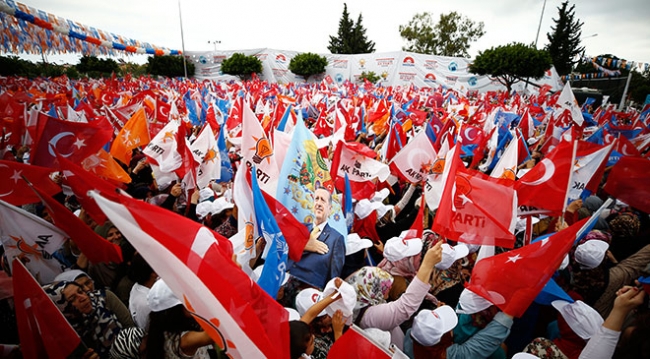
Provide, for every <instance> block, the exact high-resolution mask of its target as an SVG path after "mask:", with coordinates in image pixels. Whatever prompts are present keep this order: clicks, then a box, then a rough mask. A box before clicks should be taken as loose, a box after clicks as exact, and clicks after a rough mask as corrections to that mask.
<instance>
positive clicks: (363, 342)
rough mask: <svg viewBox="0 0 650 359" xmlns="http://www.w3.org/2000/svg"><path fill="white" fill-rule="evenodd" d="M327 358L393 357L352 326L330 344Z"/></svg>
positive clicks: (362, 358)
mask: <svg viewBox="0 0 650 359" xmlns="http://www.w3.org/2000/svg"><path fill="white" fill-rule="evenodd" d="M327 357H328V358H332V359H337V358H349V359H365V358H374V359H390V358H392V357H393V355H392V354H391V353H390V352H388V351H387V350H386V349H384V348H382V347H381V346H380V345H379V344H377V343H376V342H375V341H374V340H373V339H370V337H369V336H368V334H366V333H365V332H364V331H363V329H361V328H359V327H357V326H356V325H353V326H351V327H350V328H349V329H348V330H347V331H346V332H345V334H343V336H341V337H340V338H339V339H337V340H336V341H335V342H334V344H332V346H331V347H330V350H329V352H328V353H327Z"/></svg>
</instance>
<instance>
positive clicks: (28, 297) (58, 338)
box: [11, 260, 85, 359]
mask: <svg viewBox="0 0 650 359" xmlns="http://www.w3.org/2000/svg"><path fill="white" fill-rule="evenodd" d="M11 271H12V276H13V279H14V280H13V282H14V306H15V308H16V322H17V324H18V336H19V337H20V346H21V349H22V354H23V357H24V358H26V359H32V358H34V359H36V358H69V357H73V354H77V355H78V356H80V355H81V354H83V353H84V351H85V350H84V349H85V346H83V343H82V342H81V338H79V335H78V334H77V332H76V331H75V330H74V329H73V328H72V326H71V325H70V323H68V321H67V320H66V319H65V317H64V316H63V313H61V311H59V308H57V307H56V305H55V304H54V302H52V300H51V299H50V297H49V296H48V295H47V294H46V293H45V291H44V290H43V289H42V288H41V286H40V285H39V283H38V282H37V281H36V280H35V279H34V277H32V275H31V274H30V273H29V272H28V271H27V268H25V265H24V264H23V263H22V262H21V261H19V260H14V261H13V264H12V269H11Z"/></svg>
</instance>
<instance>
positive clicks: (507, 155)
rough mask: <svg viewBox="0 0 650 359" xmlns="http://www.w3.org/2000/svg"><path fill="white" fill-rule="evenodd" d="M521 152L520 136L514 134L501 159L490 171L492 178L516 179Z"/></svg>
mask: <svg viewBox="0 0 650 359" xmlns="http://www.w3.org/2000/svg"><path fill="white" fill-rule="evenodd" d="M518 154H519V137H518V136H514V137H513V138H512V140H510V143H509V144H508V147H506V150H505V151H504V152H503V154H502V155H501V158H499V161H498V162H497V163H496V165H494V168H493V169H492V172H490V177H492V178H505V179H508V180H512V181H514V180H515V178H516V177H515V175H516V173H517V165H518V164H519V163H518V162H519V161H518V158H519V156H518Z"/></svg>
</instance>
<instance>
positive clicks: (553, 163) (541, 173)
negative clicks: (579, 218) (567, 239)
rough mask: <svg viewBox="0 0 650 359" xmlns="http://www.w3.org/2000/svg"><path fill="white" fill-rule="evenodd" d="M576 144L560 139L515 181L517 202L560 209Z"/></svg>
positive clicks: (560, 210) (565, 193)
mask: <svg viewBox="0 0 650 359" xmlns="http://www.w3.org/2000/svg"><path fill="white" fill-rule="evenodd" d="M576 147H577V145H576V144H574V143H573V142H568V141H563V142H560V144H559V145H558V146H557V147H556V148H555V149H553V151H551V153H549V154H548V155H547V156H546V157H544V158H543V159H542V160H541V161H540V162H539V163H538V164H536V165H535V167H533V168H532V169H531V170H530V171H528V172H526V174H524V175H523V176H522V177H521V178H520V179H519V180H518V181H516V182H515V190H517V197H518V199H519V205H526V206H534V207H538V208H541V209H546V210H549V211H554V212H562V210H563V209H564V206H565V205H566V204H565V202H564V201H565V199H566V195H567V190H568V186H569V178H570V177H571V173H572V171H573V162H574V160H573V159H574V158H575V151H576Z"/></svg>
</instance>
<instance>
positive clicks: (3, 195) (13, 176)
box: [0, 164, 20, 197]
mask: <svg viewBox="0 0 650 359" xmlns="http://www.w3.org/2000/svg"><path fill="white" fill-rule="evenodd" d="M0 167H6V168H10V167H9V166H7V165H5V164H0ZM18 176H20V172H19V171H16V170H14V174H13V175H12V176H11V177H9V178H11V179H13V180H14V183H17V182H18V179H17V178H20V177H18ZM13 192H14V190H13V188H12V189H11V191H9V192H5V193H0V197H5V196H8V195H10V194H12V193H13Z"/></svg>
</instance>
